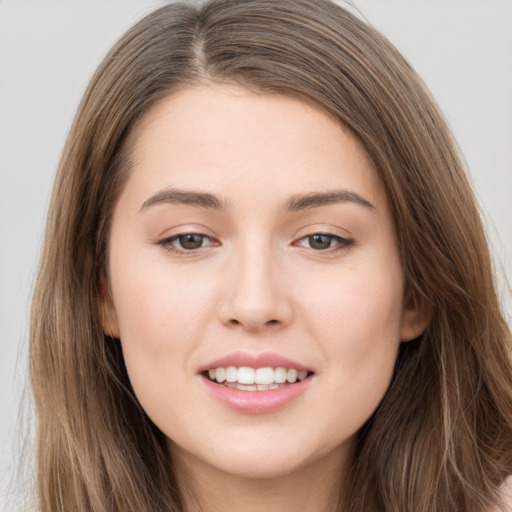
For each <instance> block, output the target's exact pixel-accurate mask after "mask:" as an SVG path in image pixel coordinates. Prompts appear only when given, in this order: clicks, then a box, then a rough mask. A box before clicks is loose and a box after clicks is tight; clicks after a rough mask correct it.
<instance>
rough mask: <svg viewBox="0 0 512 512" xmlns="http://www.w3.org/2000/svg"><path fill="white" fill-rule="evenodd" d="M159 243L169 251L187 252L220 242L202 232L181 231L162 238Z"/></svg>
mask: <svg viewBox="0 0 512 512" xmlns="http://www.w3.org/2000/svg"><path fill="white" fill-rule="evenodd" d="M158 245H161V246H162V247H164V248H165V249H167V250H168V251H172V252H178V253H185V252H192V251H196V250H197V249H200V248H201V247H206V246H212V245H218V244H217V243H216V242H215V241H213V240H212V239H211V238H210V237H208V236H207V235H203V234H201V233H179V234H177V235H174V236H171V237H168V238H164V239H163V240H160V241H159V242H158Z"/></svg>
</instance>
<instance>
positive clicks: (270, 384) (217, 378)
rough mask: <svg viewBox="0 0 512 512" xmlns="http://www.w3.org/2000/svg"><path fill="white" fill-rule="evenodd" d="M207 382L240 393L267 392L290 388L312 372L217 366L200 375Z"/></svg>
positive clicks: (276, 368) (281, 368) (292, 369)
mask: <svg viewBox="0 0 512 512" xmlns="http://www.w3.org/2000/svg"><path fill="white" fill-rule="evenodd" d="M202 375H203V376H204V377H206V378H207V379H208V380H209V381H211V382H214V383H215V384H219V385H221V386H224V387H228V388H232V389H239V390H241V391H269V390H274V389H280V388H283V387H287V386H291V385H293V384H296V383H297V382H301V381H303V380H305V379H307V378H309V377H311V375H313V372H307V371H299V370H297V369H295V368H285V367H282V366H278V367H275V368H274V367H271V366H266V367H264V368H251V367H248V366H240V367H237V366H227V367H222V366H219V367H217V368H211V369H209V370H207V371H204V372H203V373H202Z"/></svg>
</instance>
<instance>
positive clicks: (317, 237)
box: [294, 233, 354, 254]
mask: <svg viewBox="0 0 512 512" xmlns="http://www.w3.org/2000/svg"><path fill="white" fill-rule="evenodd" d="M353 244H354V240H353V239H350V238H344V237H342V236H339V235H335V234H331V233H313V234H311V235H308V236H305V237H304V238H301V239H300V240H298V241H297V242H295V244H294V245H298V246H300V247H305V248H307V249H310V250H312V251H315V252H324V253H326V254H327V253H329V254H330V253H334V252H336V253H337V252H340V251H344V250H347V249H348V248H349V247H350V246H352V245H353Z"/></svg>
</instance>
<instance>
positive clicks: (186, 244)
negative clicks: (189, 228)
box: [178, 233, 203, 250]
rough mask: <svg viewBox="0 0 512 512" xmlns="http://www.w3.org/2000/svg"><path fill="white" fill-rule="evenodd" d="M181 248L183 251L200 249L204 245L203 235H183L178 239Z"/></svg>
mask: <svg viewBox="0 0 512 512" xmlns="http://www.w3.org/2000/svg"><path fill="white" fill-rule="evenodd" d="M178 240H179V242H180V245H181V247H183V249H189V250H192V249H199V247H201V246H202V245H203V235H198V234H196V233H189V234H187V235H181V236H180V237H179V238H178Z"/></svg>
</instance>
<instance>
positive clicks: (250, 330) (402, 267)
mask: <svg viewBox="0 0 512 512" xmlns="http://www.w3.org/2000/svg"><path fill="white" fill-rule="evenodd" d="M510 339H511V336H510V331H509V330H508V328H507V326H506V324H505V322H504V320H503V318H502V315H501V312H500V308H499V304H498V301H497V298H496V293H495V289H494V283H493V276H492V271H491V264H490V260H489V254H488V249H487V246H486V242H485V235H484V232H483V229H482V225H481V221H480V218H479V215H478V211H477V208H476V206H475V200H474V198H473V195H472V193H471V191H470V188H469V185H468V182H467V179H466V177H465V174H464V171H463V167H462V165H461V162H460V159H459V157H458V155H457V152H456V150H455V149H454V144H453V141H452V139H451V135H450V133H449V131H448V129H447V127H446V125H445V123H444V121H443V118H442V116H441V114H440V113H439V111H438V109H437V107H436V106H435V104H434V102H433V100H432V99H431V97H430V96H429V94H428V92H427V91H426V90H425V87H424V86H423V84H422V83H421V81H420V79H419V78H418V77H417V75H416V74H415V73H414V72H413V71H412V69H411V68H410V67H409V66H408V64H407V63H406V62H405V61H404V59H403V58H402V57H401V56H400V55H399V54H398V53H397V51H396V50H395V49H394V48H393V47H392V46H391V45H390V43H389V42H388V41H387V40H385V39H384V38H383V37H382V36H381V35H380V34H378V33H377V32H376V31H375V30H374V29H372V28H371V27H368V26H367V25H365V24H364V23H362V22H361V21H359V20H357V19H356V18H354V16H352V15H350V14H349V13H347V12H346V11H344V10H343V9H341V8H339V7H337V6H336V5H334V4H332V3H330V2H327V1H323V0H315V1H305V0H304V1H292V0H277V1H272V2H268V1H261V0H260V1H257V0H248V1H233V0H229V1H228V0H216V1H212V2H209V3H206V4H205V5H204V6H196V7H194V6H190V5H189V6H187V5H181V4H171V5H167V6H165V7H163V8H161V9H160V10H158V11H156V12H154V13H152V14H150V15H149V16H148V17H146V18H145V19H144V20H142V21H141V22H140V23H138V24H137V25H136V26H135V27H134V28H132V29H131V30H130V31H129V32H128V33H127V34H126V35H125V36H124V37H123V38H122V39H121V40H120V41H119V43H118V44H117V45H116V46H115V47H114V48H113V49H112V51H111V52H110V53H109V55H107V57H106V58H105V60H104V61H103V63H102V65H101V66H100V68H99V69H98V71H97V73H96V74H95V76H94V77H93V79H92V81H91V84H90V86H89V88H88V90H87V92H86V94H85V96H84V99H83V101H82V104H81V106H80V108H79V111H78V113H77V116H76V119H75V122H74V125H73V128H72V130H71V133H70V135H69V138H68V142H67V144H66V147H65V149H64V154H63V157H62V161H61V165H60V170H59V173H58V176H57V180H56V184H55V188H54V194H53V198H52V206H51V209H50V213H49V218H48V226H47V233H46V239H45V245H44V251H43V255H42V262H41V267H40V271H39V277H38V281H37V286H36V292H35V297H34V304H33V313H32V331H31V372H32V383H33V388H34V394H35V400H36V407H37V414H38V421H39V424H38V431H39V441H38V442H39V460H38V464H39V495H40V501H41V510H45V511H47V510H48V511H50V510H51V511H55V510H84V511H85V510H87V511H90V510H95V511H96V510H97V511H100V510H101V511H105V510H109V511H110V510H111V511H121V510H123V511H126V510H140V511H150V510H151V511H153V510H154V511H156V510H158V511H162V510H169V511H179V510H183V511H187V512H192V511H199V510H205V511H206V510H208V511H217V510H230V509H231V510H237V511H244V510H261V509H263V508H265V509H267V510H279V511H286V510H291V509H292V507H293V509H294V510H295V509H297V508H298V507H299V508H300V509H301V510H315V511H320V510H325V511H334V510H336V511H338V510H339V511H361V510H365V511H383V510H384V511H386V510H403V511H406V510H407V511H409V510H411V511H412V510H414V511H432V510H439V511H440V510H443V511H444V510H454V511H491V510H499V509H500V508H497V507H501V509H502V510H506V508H505V507H506V506H507V505H506V504H505V502H504V498H503V489H504V482H505V480H506V478H507V477H508V476H509V475H510V474H511V473H512V371H511V370H512V368H511V363H510V358H509V352H508V350H509V348H510Z"/></svg>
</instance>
